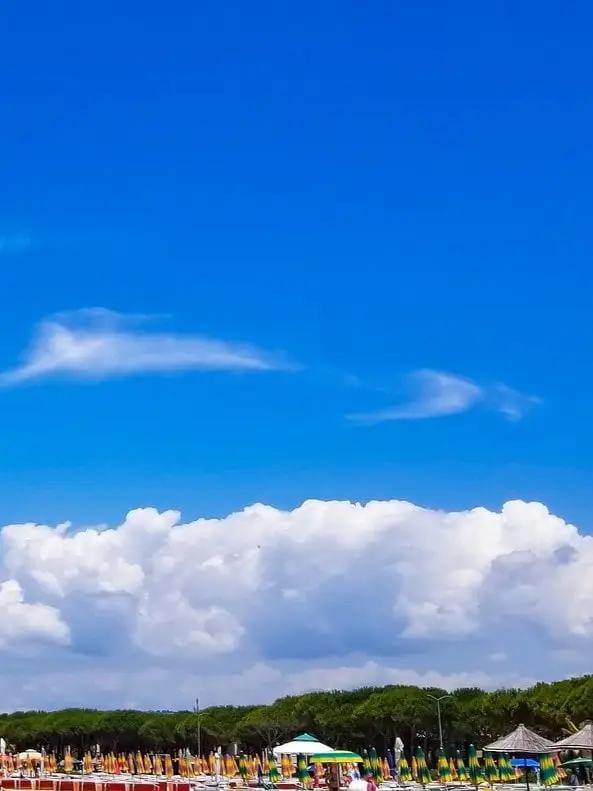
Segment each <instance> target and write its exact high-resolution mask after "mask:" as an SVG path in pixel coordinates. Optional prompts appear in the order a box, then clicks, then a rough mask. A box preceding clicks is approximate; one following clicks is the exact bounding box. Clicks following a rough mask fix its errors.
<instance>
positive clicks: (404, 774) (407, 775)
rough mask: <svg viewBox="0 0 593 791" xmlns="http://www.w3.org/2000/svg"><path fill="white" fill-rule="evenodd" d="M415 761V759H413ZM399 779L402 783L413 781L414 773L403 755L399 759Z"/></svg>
mask: <svg viewBox="0 0 593 791" xmlns="http://www.w3.org/2000/svg"><path fill="white" fill-rule="evenodd" d="M412 760H413V759H412ZM399 779H400V782H402V783H409V782H410V780H411V779H412V772H411V771H410V766H409V764H408V762H407V760H406V756H405V755H404V754H403V753H402V755H401V758H400V759H399Z"/></svg>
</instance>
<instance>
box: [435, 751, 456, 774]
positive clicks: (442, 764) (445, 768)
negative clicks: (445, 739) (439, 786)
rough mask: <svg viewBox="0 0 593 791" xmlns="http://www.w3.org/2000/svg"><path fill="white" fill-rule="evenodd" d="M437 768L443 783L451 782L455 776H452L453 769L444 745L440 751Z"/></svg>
mask: <svg viewBox="0 0 593 791" xmlns="http://www.w3.org/2000/svg"><path fill="white" fill-rule="evenodd" d="M437 769H438V773H439V780H440V781H441V783H450V782H451V780H452V779H453V778H452V777H451V770H450V769H449V762H448V761H447V756H446V755H445V751H444V750H443V748H442V747H441V749H440V750H439V752H438V759H437Z"/></svg>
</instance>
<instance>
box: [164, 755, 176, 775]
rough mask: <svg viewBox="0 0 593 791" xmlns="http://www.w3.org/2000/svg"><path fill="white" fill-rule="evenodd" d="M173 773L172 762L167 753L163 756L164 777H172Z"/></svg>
mask: <svg viewBox="0 0 593 791" xmlns="http://www.w3.org/2000/svg"><path fill="white" fill-rule="evenodd" d="M174 774H175V772H174V771H173V761H172V760H171V756H170V755H169V753H167V754H166V755H165V776H166V777H169V778H170V777H173V775H174Z"/></svg>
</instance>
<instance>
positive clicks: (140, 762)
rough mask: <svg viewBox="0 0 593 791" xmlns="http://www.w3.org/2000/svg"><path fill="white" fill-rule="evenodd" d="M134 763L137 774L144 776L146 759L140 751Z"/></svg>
mask: <svg viewBox="0 0 593 791" xmlns="http://www.w3.org/2000/svg"><path fill="white" fill-rule="evenodd" d="M134 763H135V764H136V772H137V773H138V774H139V775H142V774H144V758H143V757H142V753H141V752H140V750H138V751H137V753H136V756H135V758H134Z"/></svg>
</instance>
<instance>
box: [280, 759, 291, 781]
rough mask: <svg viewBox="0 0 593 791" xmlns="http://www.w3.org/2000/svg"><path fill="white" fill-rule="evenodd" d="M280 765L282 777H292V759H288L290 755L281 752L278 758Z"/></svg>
mask: <svg viewBox="0 0 593 791" xmlns="http://www.w3.org/2000/svg"><path fill="white" fill-rule="evenodd" d="M280 766H281V768H282V777H286V778H287V779H289V778H291V777H292V761H291V760H290V755H286V753H283V755H282V757H281V759H280Z"/></svg>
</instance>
